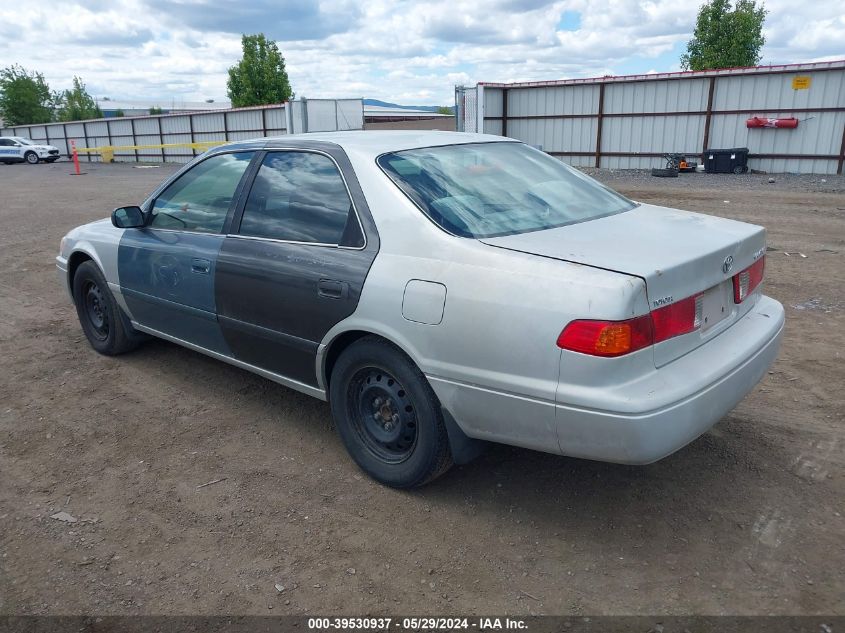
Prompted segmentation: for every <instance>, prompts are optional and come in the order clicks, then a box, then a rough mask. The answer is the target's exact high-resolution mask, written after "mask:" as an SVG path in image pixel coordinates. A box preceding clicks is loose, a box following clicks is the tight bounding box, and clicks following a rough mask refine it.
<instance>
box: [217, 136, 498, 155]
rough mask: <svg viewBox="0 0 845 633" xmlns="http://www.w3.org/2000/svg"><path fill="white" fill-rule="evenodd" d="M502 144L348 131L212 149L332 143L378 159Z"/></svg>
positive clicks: (492, 140) (495, 138)
mask: <svg viewBox="0 0 845 633" xmlns="http://www.w3.org/2000/svg"><path fill="white" fill-rule="evenodd" d="M503 141H511V142H514V141H513V139H509V138H504V137H501V136H493V135H492V134H470V133H466V132H443V131H438V130H351V131H346V132H309V133H307V134H288V135H285V136H274V137H266V138H257V139H252V140H245V141H236V142H235V143H230V144H227V145H223V146H220V147H218V148H215V150H218V149H219V150H222V149H224V148H227V149H231V148H232V146H233V145H237V146H238V147H239V148H244V149H246V148H250V147H267V148H274V147H279V148H281V147H285V146H295V147H306V148H307V147H309V146H319V145H322V144H326V143H331V144H333V145H337V146H339V147H341V148H343V149H344V150H346V151H350V152H355V153H359V154H365V155H366V154H369V155H372V156H378V155H380V154H385V153H387V152H398V151H402V150H407V149H416V148H421V147H436V146H442V145H460V144H466V143H496V142H503Z"/></svg>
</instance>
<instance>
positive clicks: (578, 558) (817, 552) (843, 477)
mask: <svg viewBox="0 0 845 633" xmlns="http://www.w3.org/2000/svg"><path fill="white" fill-rule="evenodd" d="M174 169H175V167H174V166H162V167H159V168H156V169H133V168H132V167H131V166H126V165H113V166H107V165H106V166H103V165H91V166H87V165H86V166H85V170H86V171H87V172H88V173H87V175H85V176H81V177H71V176H69V175H68V171H69V166H68V165H67V164H63V163H57V164H55V165H51V166H48V165H39V166H37V167H30V166H15V167H0V185H2V190H3V198H2V203H0V220H2V227H3V230H2V231H0V356H1V357H2V359H3V364H2V369H0V375H2V380H0V403H2V404H0V473H2V475H1V476H0V614H79V613H98V614H215V613H239V614H269V613H272V614H284V613H295V614H303V613H310V614H315V613H322V614H361V613H382V614H383V613H416V614H428V615H430V614H434V613H441V614H458V613H510V614H530V613H547V614H563V615H586V614H655V613H665V614H680V615H685V614H845V603H843V595H845V566H844V565H843V564H842V563H843V560H845V556H843V554H845V518H843V514H845V507H843V499H844V498H845V494H843V493H845V472H844V471H843V463H845V451H843V447H845V442H843V440H845V391H843V384H845V363H843V358H842V349H843V347H845V212H843V209H845V195H843V193H842V191H843V181H842V179H841V178H834V177H826V178H825V179H826V180H827V182H825V183H823V182H821V179H820V178H819V177H806V176H801V177H793V176H774V178H775V180H776V182H775V183H774V184H773V185H769V184H768V183H767V182H766V181H767V178H768V176H767V177H758V176H738V177H737V176H725V177H720V176H714V177H711V176H702V175H690V176H686V175H684V176H681V177H680V178H678V179H671V180H669V179H657V178H651V177H650V176H645V175H642V174H639V173H636V174H632V173H629V172H601V173H599V174H598V177H599V178H600V179H602V180H604V181H605V182H608V183H609V184H610V185H611V186H613V187H615V188H617V189H619V190H620V191H622V192H623V193H625V194H627V195H629V196H631V197H632V198H634V199H637V200H642V201H648V202H652V203H656V204H666V205H671V206H676V207H680V208H687V209H691V210H696V211H702V212H705V213H713V214H716V215H721V216H724V217H732V218H737V219H740V220H745V221H750V222H755V223H759V224H763V225H765V226H767V227H768V229H769V243H770V244H771V246H772V247H773V248H774V249H776V250H773V251H772V252H770V253H769V260H768V265H767V279H766V285H765V290H766V292H767V293H768V294H770V295H772V296H774V297H775V298H776V299H778V300H780V301H781V302H782V303H783V304H784V305H785V306H786V310H787V329H786V335H785V340H784V345H783V349H782V353H781V355H780V358H779V359H778V361H777V362H776V363H775V365H774V366H773V367H772V371H771V372H770V373H769V375H767V376H766V378H765V379H764V380H763V382H762V383H761V384H760V385H759V386H758V387H757V388H755V389H754V390H753V391H752V393H750V394H749V395H748V397H747V398H746V399H745V400H744V401H743V402H742V403H740V404H739V406H738V407H737V408H736V409H735V410H734V411H733V412H731V413H730V414H729V415H728V416H726V417H725V419H723V420H722V421H721V422H720V423H719V424H717V425H716V426H715V427H714V428H713V429H712V430H711V431H710V432H708V433H707V434H705V435H704V436H703V437H701V438H700V439H698V440H697V441H695V442H693V443H692V444H691V445H690V446H688V447H686V448H684V449H683V450H681V451H679V452H678V453H677V454H675V455H673V456H670V457H669V458H667V459H664V460H662V461H660V462H658V463H656V464H653V465H650V466H645V467H626V466H616V465H609V464H601V463H597V462H590V461H585V460H577V459H568V458H562V457H556V456H553V455H545V454H540V453H534V452H531V451H526V450H521V449H516V448H509V447H505V446H500V447H492V448H491V450H490V451H488V452H487V453H486V454H485V455H484V456H482V457H481V458H480V459H478V460H477V461H475V462H473V463H472V464H469V465H467V466H463V467H460V468H456V469H454V470H453V471H451V472H450V473H449V474H448V475H447V476H445V477H444V478H442V479H441V480H439V481H437V482H435V483H434V484H433V485H430V486H428V487H426V488H424V489H422V490H417V491H413V492H398V491H395V490H391V489H388V488H384V487H382V486H379V485H377V484H375V483H373V482H372V481H370V480H369V479H367V478H366V477H363V476H362V475H361V473H360V472H359V471H358V470H357V469H356V467H355V466H354V464H353V463H352V462H351V460H350V459H349V458H348V457H347V456H346V454H345V452H344V450H343V447H342V445H341V443H340V442H339V440H338V438H337V437H336V435H335V432H334V430H333V429H332V428H331V424H330V415H329V409H328V406H327V405H326V404H324V403H321V402H318V401H316V400H313V399H310V398H307V397H305V396H303V395H300V394H297V393H294V392H292V391H289V390H287V389H284V388H283V387H280V386H278V385H275V384H273V383H270V382H268V381H266V380H263V379H261V378H259V377H257V376H254V375H252V374H248V373H246V372H244V371H241V370H239V369H236V368H233V367H230V366H227V365H225V364H223V363H220V362H217V361H214V360H212V359H209V358H207V357H204V356H201V355H199V354H196V353H194V352H191V351H188V350H185V349H182V348H180V347H177V346H174V345H171V344H168V343H165V342H155V341H154V342H151V343H149V344H146V345H144V346H143V347H142V348H140V349H139V350H137V351H136V352H134V353H132V354H129V355H126V356H123V357H120V358H105V357H102V356H99V355H97V354H96V353H94V352H93V351H92V350H91V348H90V347H89V345H88V344H87V342H86V341H85V338H84V336H83V335H82V333H81V330H80V328H79V325H78V323H77V320H76V315H75V313H74V310H73V308H72V307H71V306H70V305H69V304H68V301H67V298H66V297H65V296H64V294H63V293H62V292H61V290H60V289H59V286H58V284H57V283H56V279H55V270H54V265H53V257H54V255H55V253H56V250H57V246H58V242H59V239H60V238H61V236H62V235H63V234H64V233H65V232H66V231H67V230H68V229H70V228H71V227H73V226H75V225H78V224H80V223H83V222H88V221H91V220H94V219H97V218H100V217H103V216H104V215H106V214H107V213H108V211H109V210H110V209H112V208H113V207H115V206H118V205H120V204H128V203H133V202H137V201H139V200H141V199H142V198H143V196H144V195H145V194H146V193H147V192H149V191H150V190H151V189H152V188H153V187H154V186H155V185H156V184H157V183H158V182H160V180H161V179H163V178H164V177H165V176H166V175H167V174H168V173H171V172H172V171H173V170H174ZM726 200H727V201H729V202H725V201H726ZM784 251H787V252H790V253H793V255H790V256H786V255H784V254H783V252H784ZM797 252H801V253H804V254H805V255H806V257H801V256H799V255H796V254H794V253H797ZM216 480H219V481H218V482H217V483H214V484H213V485H209V486H205V487H202V488H198V486H199V485H200V484H203V483H207V482H212V481H216ZM59 512H66V513H68V514H69V515H71V516H72V517H73V518H75V519H76V522H75V523H68V522H64V521H62V520H60V519H56V518H51V517H53V515H56V514H57V513H59ZM60 516H61V515H60ZM276 585H278V587H281V588H282V589H281V590H280V589H278V588H277V586H276Z"/></svg>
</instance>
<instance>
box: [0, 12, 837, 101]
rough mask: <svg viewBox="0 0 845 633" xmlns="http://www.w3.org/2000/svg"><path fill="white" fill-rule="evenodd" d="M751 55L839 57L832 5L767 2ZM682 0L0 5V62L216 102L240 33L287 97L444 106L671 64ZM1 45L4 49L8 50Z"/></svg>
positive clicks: (134, 96) (63, 79) (687, 28)
mask: <svg viewBox="0 0 845 633" xmlns="http://www.w3.org/2000/svg"><path fill="white" fill-rule="evenodd" d="M765 4H766V7H767V8H768V9H769V11H770V14H769V17H768V19H767V22H766V26H765V35H766V39H767V42H766V46H765V47H764V49H763V63H765V64H777V63H788V62H798V61H810V60H823V59H839V58H845V3H843V2H842V0H812V1H805V2H794V0H767V1H766V3H765ZM697 8H698V3H697V2H696V1H695V0H692V1H689V0H686V1H685V0H681V1H679V0H561V1H558V2H549V1H546V0H366V1H361V2H354V1H351V0H242V1H240V2H238V1H236V0H75V1H74V0H20V1H18V2H14V1H12V0H2V2H0V39H2V41H3V42H4V43H5V44H4V46H3V48H2V52H0V67H4V66H8V65H10V64H12V63H19V64H22V65H23V66H24V67H26V68H28V69H35V70H39V71H41V72H43V73H44V75H45V77H46V78H47V80H48V82H49V83H50V86H51V87H52V88H53V89H62V88H66V87H68V86H69V85H70V82H71V78H72V77H73V75H74V74H76V75H80V76H81V77H82V78H83V80H84V81H85V82H86V83H87V85H88V89H89V92H91V93H92V94H93V95H95V96H96V97H98V98H101V97H103V96H108V97H110V98H112V99H113V100H150V101H155V102H157V103H158V104H160V105H162V106H166V105H169V104H171V103H173V102H176V103H179V102H182V101H201V100H205V99H210V98H213V99H216V100H218V101H219V100H225V99H226V69H227V68H228V67H229V66H231V65H232V64H233V63H235V62H236V61H237V60H238V59H239V57H240V52H241V51H240V35H241V33H257V32H264V33H265V34H266V35H267V36H268V37H271V38H273V39H275V40H277V41H278V42H279V47H280V49H281V50H282V52H283V54H284V56H285V59H286V61H287V68H288V73H289V75H290V78H291V83H292V85H293V88H294V90H295V91H296V93H297V95H298V96H306V97H353V96H355V97H360V96H363V97H370V98H376V99H383V100H385V101H392V102H398V103H403V104H413V105H421V104H450V103H452V101H453V86H454V85H455V84H461V83H467V84H469V83H475V82H477V81H519V80H531V79H558V78H567V77H590V76H596V75H605V74H631V73H644V72H651V71H671V70H678V69H679V63H678V59H679V56H680V54H681V52H683V50H684V46H685V43H686V41H687V40H688V39H689V36H690V33H691V31H692V28H693V24H694V21H695V14H696V11H697ZM12 43H13V45H12Z"/></svg>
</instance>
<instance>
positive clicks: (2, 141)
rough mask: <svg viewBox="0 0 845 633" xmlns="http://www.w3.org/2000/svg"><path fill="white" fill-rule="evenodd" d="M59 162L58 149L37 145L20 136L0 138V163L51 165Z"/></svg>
mask: <svg viewBox="0 0 845 633" xmlns="http://www.w3.org/2000/svg"><path fill="white" fill-rule="evenodd" d="M57 160H59V148H58V147H54V146H52V145H39V144H38V143H35V142H33V141H31V140H29V139H28V138H23V137H22V136H0V162H2V163H7V164H8V163H22V162H24V161H26V162H27V163H29V164H30V165H37V164H38V162H39V161H44V162H45V163H52V162H55V161H57Z"/></svg>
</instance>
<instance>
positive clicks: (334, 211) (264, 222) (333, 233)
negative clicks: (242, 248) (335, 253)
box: [240, 151, 354, 245]
mask: <svg viewBox="0 0 845 633" xmlns="http://www.w3.org/2000/svg"><path fill="white" fill-rule="evenodd" d="M353 217H354V213H353V212H352V202H351V201H350V199H349V194H348V193H347V191H346V185H345V184H344V182H343V178H342V177H341V175H340V172H339V171H338V169H337V166H336V165H335V163H334V162H333V161H332V160H331V159H330V158H329V157H328V156H324V155H322V154H315V153H313V152H296V151H284V152H269V153H268V154H267V156H265V157H264V161H263V162H262V164H261V167H260V168H259V170H258V173H257V174H256V176H255V182H254V183H253V185H252V189H251V190H250V192H249V198H247V201H246V206H245V207H244V212H243V218H242V220H241V226H240V234H241V235H247V236H251V237H265V238H271V239H276V240H285V241H290V242H309V243H316V244H332V245H334V244H340V243H341V240H342V237H343V235H344V230H345V228H346V224H347V221H349V220H350V218H353Z"/></svg>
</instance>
